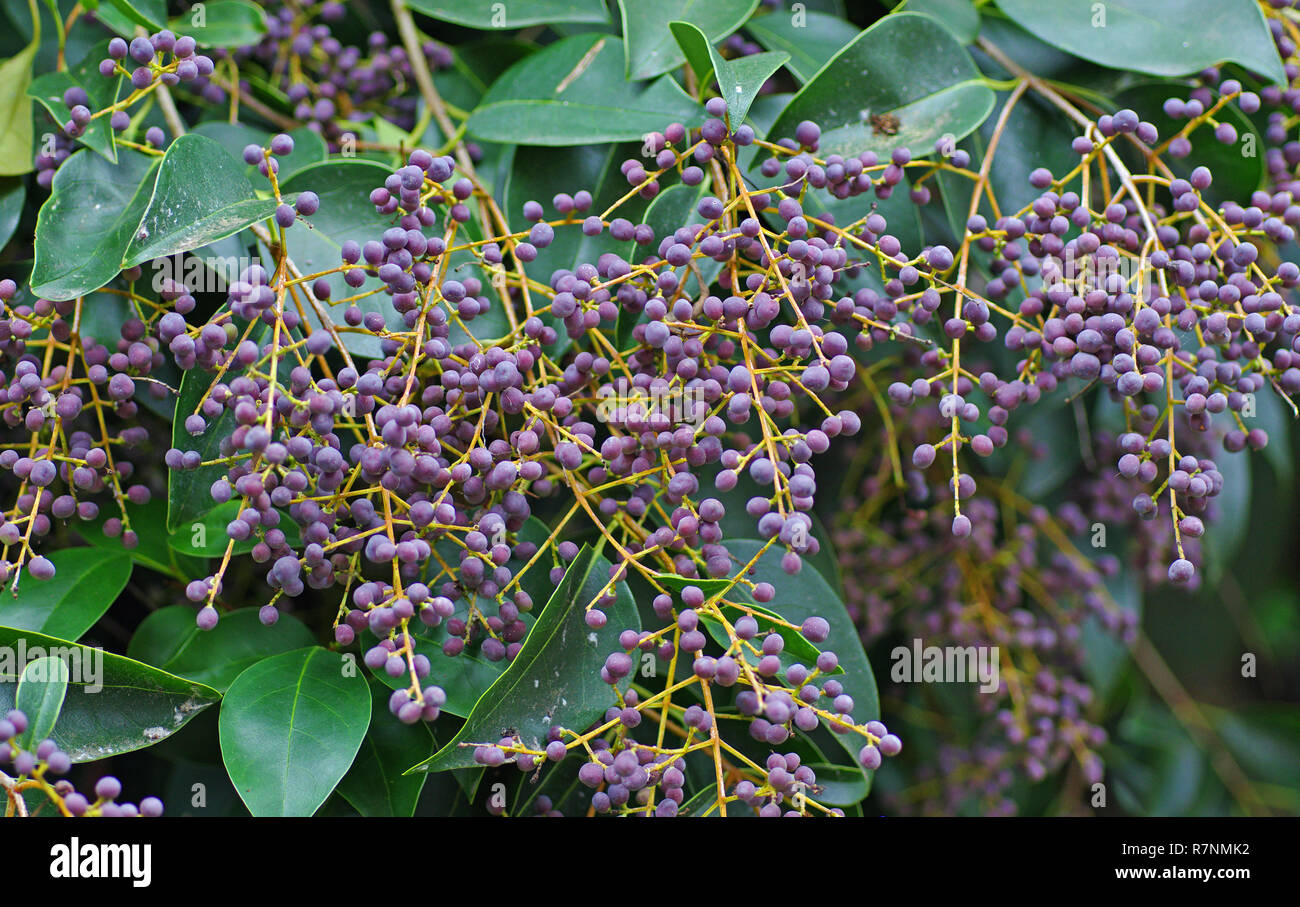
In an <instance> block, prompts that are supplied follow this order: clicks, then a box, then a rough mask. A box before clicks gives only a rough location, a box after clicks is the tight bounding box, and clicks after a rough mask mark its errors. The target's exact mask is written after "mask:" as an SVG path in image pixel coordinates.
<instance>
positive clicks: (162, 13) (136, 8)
mask: <svg viewBox="0 0 1300 907" xmlns="http://www.w3.org/2000/svg"><path fill="white" fill-rule="evenodd" d="M108 6H112V7H114V8H115V9H116V11H117V12H118V13H120V14H121V16H122V17H123V18H125V19H128V20H130V21H131V22H134V23H135V24H136V25H143V26H144V27H145V28H148V29H153V30H154V31H157V30H158V29H160V28H163V27H165V26H166V25H167V0H108V2H107V3H105V4H103V5H102V6H101V14H102V12H105V11H106V9H105V8H106V7H108ZM119 33H120V34H123V35H125V36H127V37H130V36H131V34H132V32H119Z"/></svg>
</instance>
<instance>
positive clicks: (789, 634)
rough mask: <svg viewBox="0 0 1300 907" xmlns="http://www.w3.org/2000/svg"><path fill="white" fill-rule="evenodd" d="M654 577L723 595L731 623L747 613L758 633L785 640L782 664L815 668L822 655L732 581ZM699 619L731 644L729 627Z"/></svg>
mask: <svg viewBox="0 0 1300 907" xmlns="http://www.w3.org/2000/svg"><path fill="white" fill-rule="evenodd" d="M751 556H752V555H751ZM654 578H655V579H656V580H657V581H658V583H659V584H660V585H661V586H664V587H666V588H668V589H672V590H674V591H676V592H681V591H682V590H683V589H685V588H686V587H687V586H696V587H697V588H699V589H700V591H702V592H703V593H704V595H705V597H706V598H707V599H710V600H712V599H713V598H714V597H715V596H722V598H721V600H720V601H718V602H717V604H718V607H719V608H721V609H722V611H723V613H724V616H725V617H726V619H727V621H728V622H729V623H731V624H733V625H734V624H735V623H736V621H737V620H739V619H740V618H741V617H743V616H745V615H746V614H748V615H749V616H751V617H753V618H754V620H755V622H756V623H757V624H758V635H759V636H766V635H767V634H769V633H772V632H775V633H776V634H777V635H778V636H780V637H781V638H782V639H783V640H784V641H785V648H784V649H783V650H782V651H781V665H782V667H789V666H790V665H791V664H793V663H794V662H796V661H797V662H799V663H800V664H802V665H804V666H806V667H812V666H813V664H814V663H815V662H816V661H817V656H818V655H820V654H821V649H819V648H817V647H816V646H815V645H813V644H812V643H810V642H809V641H808V640H807V639H806V638H805V637H804V635H803V634H802V633H800V632H799V631H798V630H792V629H790V628H789V627H786V626H783V625H782V624H781V623H780V619H781V615H780V614H778V613H777V612H776V611H773V610H772V609H771V608H769V607H767V606H765V605H760V604H758V603H757V602H756V601H754V599H753V596H751V595H750V594H749V590H748V589H746V588H745V587H743V586H740V585H732V583H731V581H730V580H725V579H709V578H699V579H688V578H686V577H684V576H678V575H677V574H675V573H656V574H654ZM700 618H701V619H702V620H703V621H704V622H705V624H706V625H707V629H708V631H709V635H710V636H712V637H713V639H714V641H715V642H717V643H718V645H720V646H723V647H724V648H725V647H726V646H728V645H730V642H731V638H730V637H729V636H728V635H727V629H726V627H724V626H723V625H722V623H721V622H720V621H719V620H718V619H717V618H715V617H712V616H711V615H708V614H701V615H700ZM830 673H832V674H842V673H844V671H843V669H842V668H836V669H835V670H834V671H831V672H830Z"/></svg>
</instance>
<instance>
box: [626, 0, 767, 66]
mask: <svg viewBox="0 0 1300 907" xmlns="http://www.w3.org/2000/svg"><path fill="white" fill-rule="evenodd" d="M757 6H758V0H659V2H656V3H645V2H643V0H642V2H638V0H618V9H619V14H620V16H621V17H622V21H623V47H624V49H625V51H626V54H627V77H628V78H629V79H648V78H650V77H651V76H657V75H659V74H660V73H665V72H668V71H669V70H670V69H674V68H676V67H678V66H680V65H681V64H682V63H683V62H685V60H686V56H685V54H683V53H682V50H681V48H679V47H678V46H677V42H676V41H675V40H674V38H673V33H672V31H671V30H670V25H669V23H671V22H689V23H690V24H692V25H694V26H696V27H697V28H698V29H699V30H700V31H701V32H703V33H704V35H705V36H706V37H705V40H706V41H709V42H713V43H716V42H718V41H721V40H722V39H723V38H725V37H727V36H728V35H729V34H731V33H732V32H734V31H735V30H736V29H737V28H739V27H740V26H741V25H742V24H743V23H744V22H745V20H746V19H748V18H749V16H750V13H752V12H753V11H754V9H755V7H757Z"/></svg>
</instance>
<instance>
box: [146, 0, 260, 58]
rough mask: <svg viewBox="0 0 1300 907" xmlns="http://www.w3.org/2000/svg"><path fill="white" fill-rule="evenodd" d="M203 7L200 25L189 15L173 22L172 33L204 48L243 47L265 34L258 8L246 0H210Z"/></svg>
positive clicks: (254, 42) (255, 41)
mask: <svg viewBox="0 0 1300 907" xmlns="http://www.w3.org/2000/svg"><path fill="white" fill-rule="evenodd" d="M203 7H204V9H203V25H197V24H196V23H195V19H196V18H197V17H196V16H194V15H193V14H192V13H191V14H190V15H183V16H178V17H177V18H175V19H172V21H171V26H170V27H171V30H172V31H174V32H176V34H178V35H189V36H190V37H191V38H193V39H194V40H195V41H197V42H198V43H199V44H200V45H201V46H203V47H244V46H247V45H250V44H256V43H257V42H258V41H261V40H262V36H263V35H265V34H266V17H265V16H264V15H263V14H262V9H261V7H259V6H257V5H256V4H253V3H248V2H247V0H212V2H210V3H205V4H203Z"/></svg>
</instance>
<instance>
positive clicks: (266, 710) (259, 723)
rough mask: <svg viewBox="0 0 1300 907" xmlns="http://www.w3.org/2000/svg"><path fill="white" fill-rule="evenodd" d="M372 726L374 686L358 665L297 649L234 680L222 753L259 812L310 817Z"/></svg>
mask: <svg viewBox="0 0 1300 907" xmlns="http://www.w3.org/2000/svg"><path fill="white" fill-rule="evenodd" d="M345 668H350V669H349V670H346V671H345ZM394 720H395V719H394ZM369 726H370V691H369V689H367V687H366V682H365V680H364V679H363V678H362V677H361V676H360V675H359V674H357V673H356V665H355V663H349V662H346V661H345V660H344V659H343V658H342V657H341V656H339V655H338V654H336V653H334V652H328V651H326V650H325V649H322V648H319V647H311V648H305V649H297V650H295V651H293V652H285V653H284V654H283V655H276V656H273V657H271V658H267V659H264V660H262V661H259V662H258V663H257V664H255V665H253V666H252V667H251V668H249V669H248V670H246V671H244V672H243V673H242V674H240V675H239V676H238V677H237V678H235V682H234V683H232V684H231V685H230V689H229V690H227V691H226V698H225V701H224V702H223V703H222V706H221V720H220V735H221V759H222V761H223V762H224V763H225V766H226V771H227V772H228V773H229V774H230V780H231V781H233V782H234V784H235V790H237V791H238V792H239V796H240V798H241V799H242V800H243V801H244V805H245V806H247V807H248V811H249V812H251V813H252V814H253V815H255V816H310V815H312V814H314V813H315V812H316V810H318V809H319V808H320V806H321V804H322V803H324V802H325V800H326V798H328V797H329V795H330V793H331V792H332V791H333V790H334V786H335V785H336V784H338V783H339V780H340V779H341V778H342V777H343V776H344V775H345V774H347V770H348V767H349V766H351V765H352V760H353V759H354V758H356V755H357V750H358V749H359V748H360V747H361V741H362V739H363V738H364V737H365V735H366V728H368V727H369Z"/></svg>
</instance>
